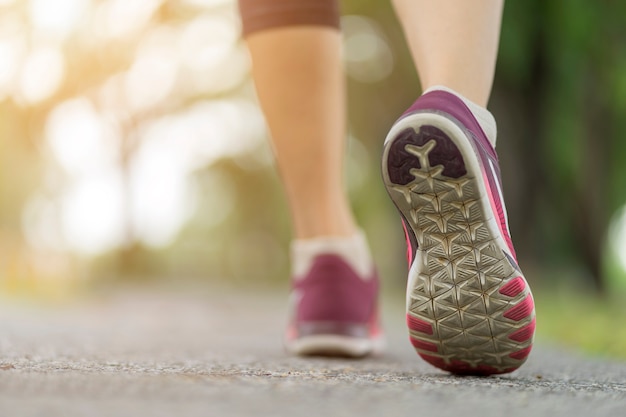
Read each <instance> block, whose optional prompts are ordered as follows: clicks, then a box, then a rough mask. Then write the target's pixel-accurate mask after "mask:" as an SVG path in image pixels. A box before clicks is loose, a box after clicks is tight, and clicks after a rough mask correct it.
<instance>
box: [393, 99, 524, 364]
mask: <svg viewBox="0 0 626 417" xmlns="http://www.w3.org/2000/svg"><path fill="white" fill-rule="evenodd" d="M495 133H496V126H495V121H494V120H493V116H491V114H490V113H489V112H488V111H487V110H485V109H483V108H481V107H479V106H477V105H476V104H474V103H471V102H470V101H469V100H467V99H464V98H462V97H461V96H459V95H457V94H455V93H454V92H453V91H451V90H449V89H446V88H445V87H436V88H434V89H431V90H429V91H427V92H426V93H425V94H424V95H422V96H421V97H420V98H419V99H418V100H417V101H416V102H415V103H414V104H413V106H411V107H410V108H409V109H408V110H407V111H406V112H405V113H404V114H403V115H402V117H401V118H400V119H399V120H398V121H397V122H396V123H395V124H394V126H393V127H392V129H391V131H390V132H389V135H388V136H387V138H386V139H385V146H384V154H383V179H384V183H385V186H386V188H387V191H388V193H389V195H390V197H391V199H392V200H393V202H394V204H395V205H396V207H397V208H398V210H399V211H400V215H401V216H402V223H403V226H404V231H405V235H406V241H407V245H408V251H407V257H408V261H409V268H410V269H409V277H408V284H407V301H406V302H407V325H408V327H409V333H410V340H411V343H412V344H413V346H414V347H415V349H416V351H417V352H418V354H419V355H420V356H421V357H422V358H423V359H425V360H426V361H427V362H429V363H430V364H432V365H434V366H436V367H438V368H441V369H443V370H446V371H449V372H452V373H456V374H475V375H488V374H500V373H506V372H511V371H513V370H515V369H517V368H518V367H519V366H520V365H522V364H523V363H524V361H525V360H526V358H527V357H528V354H529V353H530V350H531V348H532V343H533V337H534V332H535V309H534V302H533V297H532V295H531V293H530V288H529V287H528V284H527V282H526V280H525V279H524V275H523V274H522V271H521V270H520V268H519V266H518V265H517V260H516V255H515V250H514V249H513V244H512V242H511V237H510V233H509V230H508V224H507V217H506V209H505V207H504V201H503V199H502V191H501V182H500V169H499V166H498V157H497V155H496V152H495V149H494V146H495Z"/></svg>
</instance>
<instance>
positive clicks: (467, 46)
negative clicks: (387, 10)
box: [393, 0, 503, 107]
mask: <svg viewBox="0 0 626 417" xmlns="http://www.w3.org/2000/svg"><path fill="white" fill-rule="evenodd" d="M393 2H394V6H395V8H396V11H397V14H398V17H399V19H400V22H401V23H402V26H403V28H404V33H405V35H406V39H407V42H408V44H409V47H410V49H411V53H412V54H413V59H414V61H415V65H416V67H417V69H418V73H419V77H420V81H421V84H422V88H423V89H424V90H427V89H428V88H430V87H433V86H436V85H444V86H446V87H449V88H451V89H453V90H455V91H458V92H459V93H460V94H462V95H464V96H465V97H467V98H468V99H470V100H472V101H473V102H475V103H477V104H479V105H481V106H483V107H485V106H486V105H487V100H488V99H489V93H490V92H491V84H492V82H493V75H494V70H495V64H496V54H497V51H498V41H499V36H500V22H501V18H502V6H503V0H472V1H462V0H437V1H431V0H393Z"/></svg>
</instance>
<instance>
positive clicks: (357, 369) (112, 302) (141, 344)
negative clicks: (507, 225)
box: [0, 290, 626, 417]
mask: <svg viewBox="0 0 626 417" xmlns="http://www.w3.org/2000/svg"><path fill="white" fill-rule="evenodd" d="M390 304H391V303H387V305H390ZM284 310H285V298H284V294H276V293H270V292H265V291H258V290H249V291H246V292H245V294H243V295H241V294H240V295H236V293H235V292H233V291H232V290H220V291H218V290H213V291H208V290H203V291H193V292H192V291H187V292H186V293H185V292H176V293H172V292H169V293H168V292H165V291H161V292H155V291H151V292H149V293H145V292H138V291H125V292H124V293H114V294H107V295H104V296H101V297H99V298H97V299H95V300H93V299H90V300H83V301H81V302H80V303H73V304H72V305H66V306H63V308H59V307H58V306H57V307H56V308H50V307H48V308H43V307H34V306H17V305H12V304H11V305H7V304H6V303H4V306H3V307H2V308H0V416H1V417H5V416H6V417H21V416H45V417H56V416H59V417H61V416H63V417H69V416H72V417H73V416H90V417H91V416H95V417H98V416H133V417H135V416H168V417H169V416H224V417H232V416H277V417H279V416H409V415H411V416H424V417H426V416H427V417H431V416H456V417H458V416H463V417H474V416H476V417H479V416H480V417H488V416H507V417H510V416H518V415H519V416H522V415H523V416H561V415H562V416H572V417H575V416H585V417H590V416H594V417H597V416H626V363H617V362H613V363H611V362H608V361H600V360H591V359H583V358H581V357H579V356H576V355H573V354H571V353H565V352H562V351H560V350H557V349H555V348H550V347H546V346H543V345H541V344H540V345H539V346H538V347H537V348H536V349H535V351H534V353H533V354H532V355H531V359H530V360H529V362H528V363H527V364H526V365H525V366H524V367H523V368H522V369H521V370H519V371H517V372H515V373H514V374H512V375H510V376H504V377H489V378H474V377H454V376H450V375H447V374H445V373H443V372H439V371H438V370H436V369H434V368H432V367H430V366H428V365H426V364H424V363H423V362H421V361H420V360H419V359H418V358H417V356H416V355H415V354H414V352H413V351H412V348H411V347H410V345H409V344H408V342H407V338H406V334H405V330H404V327H403V317H402V310H401V308H400V307H399V306H397V305H396V306H391V307H388V308H387V310H385V322H386V327H387V332H388V339H389V345H390V346H389V349H388V353H386V354H385V355H384V356H382V357H379V358H373V359H367V360H343V359H342V360H337V359H334V360H333V359H322V358H316V359H301V358H295V357H289V356H286V355H285V354H284V353H283V351H282V348H281V345H280V342H279V341H280V337H281V332H282V326H283V324H284V317H283V313H284Z"/></svg>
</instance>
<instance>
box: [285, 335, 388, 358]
mask: <svg viewBox="0 0 626 417" xmlns="http://www.w3.org/2000/svg"><path fill="white" fill-rule="evenodd" d="M285 348H286V350H287V352H289V353H291V354H293V355H298V356H332V357H348V358H362V357H364V356H369V355H378V354H380V353H382V352H383V350H384V348H385V341H384V338H382V337H377V338H372V339H363V338H355V337H347V336H338V335H332V334H329V335H314V336H306V337H300V338H298V339H295V340H286V341H285Z"/></svg>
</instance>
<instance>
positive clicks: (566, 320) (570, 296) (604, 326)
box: [534, 288, 626, 359]
mask: <svg viewBox="0 0 626 417" xmlns="http://www.w3.org/2000/svg"><path fill="white" fill-rule="evenodd" d="M534 294H535V302H536V311H537V338H538V340H540V341H541V340H544V341H550V342H554V343H558V344H560V345H563V346H568V347H572V348H575V349H578V350H581V351H583V352H585V353H588V354H592V355H595V356H603V357H613V358H618V359H626V303H624V298H626V294H622V297H621V299H619V297H616V296H614V297H607V299H603V298H600V297H598V296H595V295H593V294H591V293H590V294H584V293H582V292H573V291H571V290H569V291H568V290H559V289H546V288H542V289H538V290H537V291H534Z"/></svg>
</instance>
